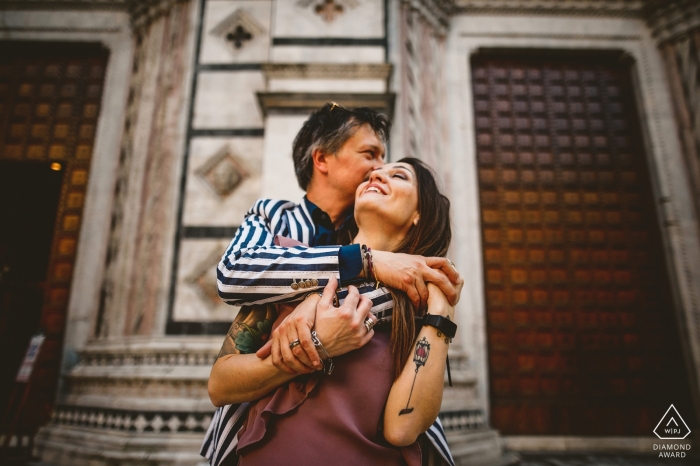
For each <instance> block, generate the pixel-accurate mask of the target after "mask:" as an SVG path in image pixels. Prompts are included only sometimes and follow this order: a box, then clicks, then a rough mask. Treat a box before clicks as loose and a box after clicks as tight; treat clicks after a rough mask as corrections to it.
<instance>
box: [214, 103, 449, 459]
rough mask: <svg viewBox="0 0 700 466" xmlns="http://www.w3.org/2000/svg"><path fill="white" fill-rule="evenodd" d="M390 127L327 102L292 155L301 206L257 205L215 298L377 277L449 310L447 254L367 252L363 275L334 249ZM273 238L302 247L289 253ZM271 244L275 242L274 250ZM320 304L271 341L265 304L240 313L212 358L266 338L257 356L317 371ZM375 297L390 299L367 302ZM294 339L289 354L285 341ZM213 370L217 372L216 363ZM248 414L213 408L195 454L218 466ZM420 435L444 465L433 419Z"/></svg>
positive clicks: (307, 305) (254, 296)
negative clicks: (431, 289)
mask: <svg viewBox="0 0 700 466" xmlns="http://www.w3.org/2000/svg"><path fill="white" fill-rule="evenodd" d="M390 126H391V124H390V122H389V120H388V119H387V118H386V117H385V116H384V115H381V114H378V113H377V112H375V111H373V110H370V109H355V110H348V109H346V108H343V107H341V106H338V105H337V104H327V105H325V106H324V107H323V108H321V109H320V110H318V111H317V112H315V113H314V114H313V115H312V116H311V117H310V118H309V120H307V121H306V122H305V123H304V126H303V127H302V129H301V130H300V132H299V134H298V135H297V137H296V139H295V141H294V147H293V158H294V165H295V172H296V176H297V179H298V181H299V185H300V186H301V188H302V189H304V190H305V191H306V196H305V197H304V199H303V201H302V203H301V204H298V205H297V204H294V203H291V202H287V201H276V200H259V201H258V202H256V204H255V205H254V206H253V208H252V209H251V210H250V211H249V212H248V214H247V215H246V219H245V220H244V222H243V225H242V226H241V227H240V228H239V230H238V232H237V233H236V236H235V237H234V239H233V241H232V242H231V244H230V246H229V248H228V249H227V251H226V253H225V254H224V256H223V258H222V260H221V262H220V263H219V266H218V269H217V280H218V286H219V294H220V296H221V297H222V298H223V299H224V301H226V302H227V303H229V304H233V305H236V304H243V303H247V304H256V305H265V304H272V303H284V302H290V301H295V300H298V299H299V298H300V297H301V296H303V295H308V294H309V293H310V292H314V291H320V290H321V289H323V288H324V287H325V286H326V284H327V282H328V279H329V277H331V276H337V277H339V279H340V285H341V286H347V285H350V284H353V283H361V282H364V281H371V280H378V281H380V282H382V283H383V284H384V285H386V286H388V287H392V288H395V289H398V290H402V291H404V292H405V293H406V294H407V296H408V297H409V299H411V301H412V302H413V304H414V306H415V307H416V308H420V307H422V306H423V305H424V304H425V303H426V302H427V297H428V296H427V294H428V293H427V286H426V283H427V282H432V283H435V284H436V285H437V286H438V287H440V289H441V290H442V291H443V292H444V293H445V295H446V296H447V298H448V299H449V300H450V302H451V303H452V304H455V303H456V302H457V300H458V299H459V296H458V291H457V290H458V289H459V286H460V285H461V279H460V277H459V275H458V273H457V271H456V270H455V269H454V267H453V266H452V265H451V264H450V263H449V261H448V260H446V259H444V258H424V257H420V256H410V255H406V254H396V253H391V252H387V251H372V252H371V261H372V265H373V266H372V274H368V268H367V266H366V261H367V259H366V258H365V261H364V262H363V253H362V251H361V249H360V245H347V246H334V245H336V244H338V243H339V242H342V241H343V240H345V241H346V242H347V240H348V239H349V238H350V237H351V235H352V234H353V233H354V229H355V228H356V227H355V225H354V220H353V212H352V207H353V203H354V198H355V191H356V189H357V186H359V184H360V183H362V182H363V181H364V180H365V179H367V177H368V176H369V173H370V172H371V171H372V170H374V169H376V168H379V167H381V166H382V165H383V163H384V162H383V160H384V154H385V152H386V148H385V144H386V140H387V139H388V136H389V131H390ZM279 237H288V238H291V239H293V240H297V241H300V242H301V243H304V244H308V245H309V246H308V247H298V246H297V247H295V248H293V249H292V248H286V247H284V244H283V241H281V242H280V241H279ZM276 238H277V239H278V243H279V244H280V245H275V239H276ZM368 275H370V276H368ZM318 299H319V298H318V296H315V297H314V296H311V297H309V298H308V299H305V300H304V301H303V302H302V303H301V304H300V305H299V306H298V307H297V309H296V310H295V311H294V312H293V313H292V314H291V315H290V316H288V317H287V319H285V320H284V321H283V322H282V324H281V325H280V326H279V327H278V328H277V329H276V330H275V331H274V332H272V334H271V335H270V326H271V323H272V322H271V321H272V320H274V315H273V314H272V312H271V310H270V307H269V306H256V307H253V308H243V309H242V310H241V312H240V313H239V315H238V316H237V317H236V320H235V321H234V323H233V325H232V326H231V330H229V334H228V335H227V339H226V341H225V343H224V347H223V348H222V352H221V353H220V355H219V357H220V358H224V357H226V356H227V355H230V354H235V353H242V352H252V351H253V350H255V349H257V348H259V347H260V346H261V345H262V344H263V343H264V342H265V341H266V340H267V339H268V338H270V336H271V339H270V342H269V343H268V344H267V345H265V347H264V348H263V349H262V350H261V351H258V356H260V357H266V356H267V354H269V353H271V354H272V361H273V364H274V365H275V366H277V367H278V368H279V369H281V370H284V371H285V372H288V373H290V374H291V373H300V374H301V373H308V372H311V371H313V370H318V369H320V368H321V367H322V362H321V359H320V357H319V355H318V353H317V352H316V350H315V347H314V344H313V342H312V340H311V332H310V331H311V329H312V328H313V325H314V318H315V310H316V307H315V303H317V302H318ZM381 299H387V298H386V296H377V297H374V298H373V300H381ZM357 304H358V300H346V302H345V303H344V304H343V306H341V307H340V308H339V309H338V319H346V320H347V321H348V322H349V321H351V320H353V319H354V320H356V319H358V313H356V312H355V311H356V309H355V308H356V307H357ZM353 306H354V308H353ZM342 327H343V328H342V332H344V333H343V336H342V337H343V338H344V340H346V341H347V342H348V343H347V349H348V351H350V350H352V349H356V348H359V347H360V346H362V344H364V343H366V341H367V337H368V334H371V332H372V330H371V328H368V329H365V327H364V326H363V325H357V322H355V325H344V326H342ZM370 337H371V336H370ZM297 341H298V344H296V345H294V344H292V345H291V346H292V348H290V343H294V342H297ZM218 362H219V361H217V363H218ZM213 370H217V364H215V366H214V369H213ZM244 405H246V404H245V403H244ZM245 409H246V406H243V405H240V406H238V407H230V406H227V407H224V408H220V409H219V410H217V412H216V414H215V418H214V420H213V421H212V426H211V427H210V429H209V432H208V433H207V434H208V435H207V439H205V443H204V445H203V448H202V453H203V454H205V456H207V457H208V458H210V460H211V463H212V464H214V465H218V464H221V460H222V459H223V458H224V457H225V456H226V455H227V454H228V452H230V451H232V450H233V448H234V447H235V443H236V439H235V434H236V432H237V431H238V429H239V428H240V424H241V423H242V420H243V419H244V418H245V416H244V414H245ZM427 434H428V436H429V437H430V439H431V441H432V442H433V444H434V445H435V446H436V447H437V448H438V450H439V451H441V453H442V455H443V456H444V457H445V459H446V460H447V461H448V462H450V463H451V457H450V455H449V451H448V450H447V444H446V442H445V440H444V433H443V432H442V428H441V426H440V424H439V420H438V421H436V424H435V425H434V426H433V427H431V429H430V430H429V431H428V432H427Z"/></svg>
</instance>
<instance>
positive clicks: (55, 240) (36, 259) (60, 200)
mask: <svg viewBox="0 0 700 466" xmlns="http://www.w3.org/2000/svg"><path fill="white" fill-rule="evenodd" d="M107 55H108V53H107V50H106V49H104V48H103V47H102V46H101V45H100V44H81V43H48V42H19V41H5V42H0V170H1V171H2V174H1V175H0V183H2V184H3V185H2V187H1V189H0V195H2V196H3V199H2V200H1V202H0V215H2V216H3V217H2V218H0V222H2V227H1V228H0V273H1V275H0V346H1V347H2V352H3V361H2V365H0V411H3V412H6V413H7V412H9V413H12V412H13V411H14V410H16V409H17V401H18V400H19V398H15V400H14V403H12V402H11V401H9V400H10V399H11V397H10V395H11V393H12V392H13V390H14V386H15V383H14V379H15V375H16V372H17V368H18V367H19V364H20V362H21V360H22V358H23V356H24V353H25V352H26V350H27V346H28V344H29V339H30V337H31V336H32V334H33V333H34V332H36V331H38V330H40V329H41V330H43V331H44V333H45V335H46V340H45V342H44V344H43V347H42V349H41V352H40V355H39V360H38V361H37V363H36V365H35V369H34V373H33V375H32V381H31V391H30V394H29V398H28V399H27V402H26V405H25V409H24V410H23V411H22V416H21V422H20V423H19V424H18V425H17V426H15V431H14V432H11V434H12V435H14V434H17V435H19V436H21V437H23V436H28V437H31V436H32V435H33V433H34V432H35V431H36V429H37V428H38V427H39V426H40V425H41V424H43V423H44V422H46V421H47V420H48V419H49V416H50V415H51V409H52V404H53V401H54V398H55V394H56V385H57V382H58V375H59V368H60V360H61V344H62V340H63V332H64V328H65V322H66V310H67V306H68V299H69V292H70V283H71V279H72V276H73V265H74V263H75V256H76V252H77V245H78V240H79V238H78V234H79V231H80V225H81V221H82V214H83V206H84V203H85V196H86V188H87V180H88V174H89V170H90V160H91V158H92V149H93V141H94V138H95V130H96V126H97V116H98V114H99V110H100V102H101V97H102V84H103V80H104V72H105V66H106V63H107ZM20 444H21V443H20Z"/></svg>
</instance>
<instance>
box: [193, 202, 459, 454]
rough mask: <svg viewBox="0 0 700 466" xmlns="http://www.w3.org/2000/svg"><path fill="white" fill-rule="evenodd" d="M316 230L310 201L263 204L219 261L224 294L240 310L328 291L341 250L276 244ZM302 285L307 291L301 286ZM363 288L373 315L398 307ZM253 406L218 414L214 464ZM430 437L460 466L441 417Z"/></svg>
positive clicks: (211, 446) (304, 238)
mask: <svg viewBox="0 0 700 466" xmlns="http://www.w3.org/2000/svg"><path fill="white" fill-rule="evenodd" d="M314 232H315V225H314V223H313V221H312V220H311V215H310V214H309V210H308V207H307V206H306V202H301V203H300V204H295V203H293V202H290V201H280V200H274V199H260V200H258V201H257V202H256V203H255V205H254V206H253V207H252V209H250V210H249V211H248V213H247V214H246V218H245V220H244V222H243V224H242V225H241V227H240V228H239V229H238V231H237V232H236V235H235V236H234V238H233V240H232V241H231V244H230V245H229V247H228V248H227V249H226V253H225V254H224V255H223V257H222V259H221V261H220V262H219V265H218V267H217V285H218V288H219V295H220V296H221V297H222V299H223V300H224V301H225V302H227V303H228V304H232V305H239V306H240V305H251V304H265V303H284V302H291V301H294V300H296V299H299V298H300V297H302V296H303V295H305V294H306V293H308V292H309V291H313V290H316V289H318V290H321V289H323V287H325V286H326V284H327V283H328V279H329V278H330V277H331V276H333V275H335V276H336V277H337V276H338V275H339V273H340V266H339V261H338V253H339V250H340V246H313V247H310V246H294V247H281V246H275V244H274V238H275V236H277V235H280V236H285V237H287V238H291V239H294V240H296V241H300V242H302V243H305V244H309V243H311V242H312V239H313V237H314ZM302 281H303V283H304V287H303V288H302V287H300V286H299V284H300V283H301V282H302ZM294 284H296V286H293V285H294ZM360 290H361V292H362V293H363V294H367V293H371V295H370V296H368V297H370V298H371V299H372V302H373V307H372V312H375V313H377V312H379V311H383V310H386V309H387V308H388V307H391V306H392V305H393V301H392V300H391V299H390V296H391V295H389V292H388V290H387V289H386V288H384V287H382V288H380V289H379V290H374V287H370V286H367V287H361V288H360ZM248 407H249V404H248V403H241V404H239V405H228V406H224V407H222V408H218V409H217V410H216V412H215V413H214V417H213V419H212V422H211V424H210V425H209V429H208V430H207V433H206V435H205V438H204V443H203V444H202V448H201V450H200V454H201V455H202V456H204V457H205V458H207V459H208V460H209V463H210V464H211V465H212V466H219V465H220V464H221V462H222V461H223V460H224V458H226V457H228V456H229V455H230V454H231V453H232V452H233V451H234V450H235V448H236V445H237V443H238V437H237V434H238V431H239V430H240V429H241V427H242V425H243V422H244V421H245V415H246V412H247V410H248ZM426 435H427V437H428V438H429V439H430V441H431V443H432V444H433V445H434V446H435V448H436V449H437V450H438V451H439V452H440V454H441V456H442V457H443V458H444V459H445V460H446V461H447V462H448V463H449V464H450V465H453V466H454V462H453V460H452V455H451V454H450V450H449V447H448V445H447V440H446V438H445V432H444V430H443V428H442V425H441V423H440V419H439V418H438V419H436V420H435V422H434V423H433V425H432V426H430V428H429V429H428V431H427V432H426Z"/></svg>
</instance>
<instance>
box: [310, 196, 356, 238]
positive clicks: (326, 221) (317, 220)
mask: <svg viewBox="0 0 700 466" xmlns="http://www.w3.org/2000/svg"><path fill="white" fill-rule="evenodd" d="M304 202H305V203H306V209H307V210H308V211H309V214H311V220H312V221H313V222H314V224H316V225H323V226H324V227H326V228H328V229H329V230H335V229H336V228H335V227H334V226H333V223H332V222H331V218H330V216H329V215H328V214H327V213H326V212H324V211H323V210H321V208H320V207H319V206H317V205H316V204H314V203H313V202H311V201H310V200H309V198H308V197H306V196H304ZM352 215H353V211H352V209H349V211H348V214H347V215H346V216H345V218H344V219H343V221H342V222H341V224H340V226H341V227H342V226H343V225H344V224H345V222H347V221H348V219H349V218H350V217H351V216H352Z"/></svg>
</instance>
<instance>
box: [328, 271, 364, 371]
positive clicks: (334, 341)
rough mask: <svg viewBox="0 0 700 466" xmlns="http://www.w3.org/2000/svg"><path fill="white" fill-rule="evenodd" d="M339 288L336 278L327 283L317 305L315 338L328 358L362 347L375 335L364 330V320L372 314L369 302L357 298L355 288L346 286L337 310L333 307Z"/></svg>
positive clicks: (361, 296)
mask: <svg viewBox="0 0 700 466" xmlns="http://www.w3.org/2000/svg"><path fill="white" fill-rule="evenodd" d="M337 287H338V281H337V280H336V279H335V277H333V278H331V279H330V280H328V284H327V285H326V287H325V288H324V289H323V297H322V298H321V299H320V300H319V302H318V305H317V306H316V325H315V330H316V335H317V336H318V339H319V340H321V343H322V344H323V347H324V348H325V349H326V351H327V352H328V354H329V355H330V357H334V356H340V355H341V354H345V353H349V352H350V351H353V350H356V349H358V348H361V347H363V346H364V345H366V344H367V342H369V340H370V339H372V337H373V336H374V330H370V331H369V332H368V331H367V328H366V327H365V319H366V318H367V317H368V316H370V318H371V319H372V320H376V319H375V318H374V316H372V315H371V313H370V310H371V309H372V300H371V299H369V298H367V297H366V296H363V295H360V293H359V291H357V288H355V287H354V286H350V287H348V295H347V297H346V298H345V301H343V304H342V305H341V306H340V307H333V296H334V295H335V290H336V288H337Z"/></svg>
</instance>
